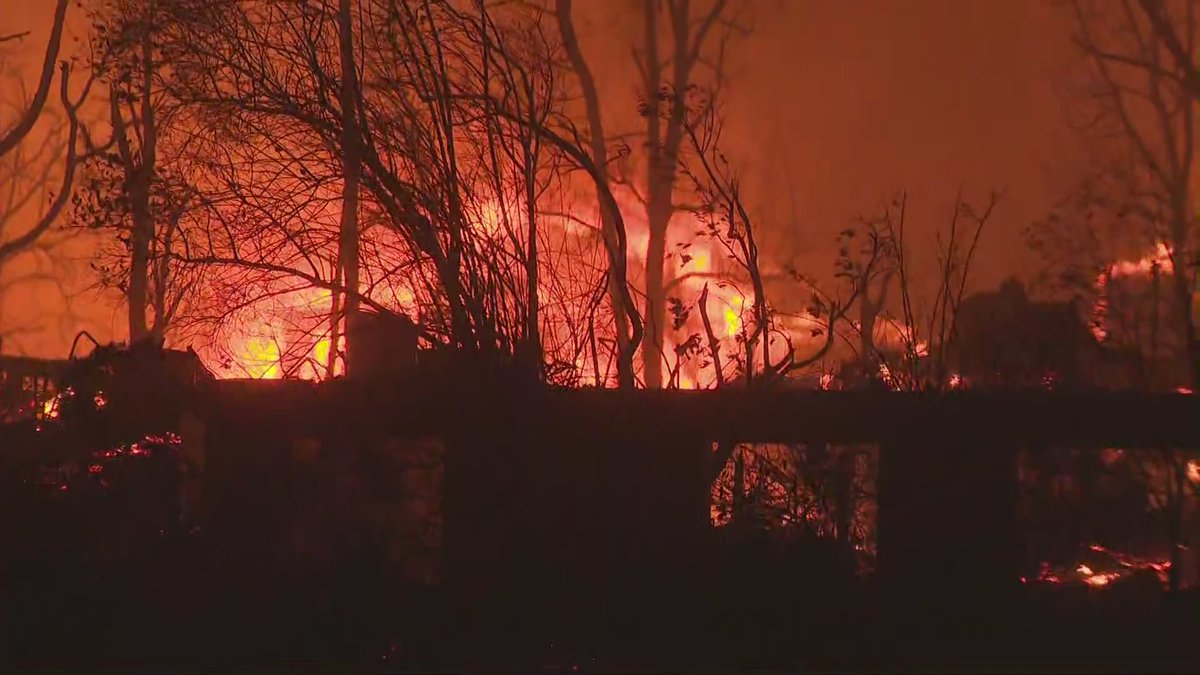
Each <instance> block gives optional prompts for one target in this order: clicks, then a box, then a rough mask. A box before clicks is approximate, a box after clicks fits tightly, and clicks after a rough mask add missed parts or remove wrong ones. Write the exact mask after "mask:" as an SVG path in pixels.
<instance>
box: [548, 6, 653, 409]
mask: <svg viewBox="0 0 1200 675" xmlns="http://www.w3.org/2000/svg"><path fill="white" fill-rule="evenodd" d="M572 5H573V2H572V0H557V2H556V3H555V16H556V18H557V19H558V27H559V33H560V36H561V39H562V43H563V47H564V48H565V50H566V52H567V56H568V59H569V61H570V64H571V69H572V71H573V72H574V73H575V76H576V78H577V79H578V81H579V88H580V90H581V92H582V94H583V100H584V107H585V111H586V115H587V135H588V140H589V143H588V145H589V150H590V152H591V157H590V160H591V162H592V164H593V165H594V167H595V171H596V176H595V183H596V187H597V190H604V191H610V187H609V182H610V178H609V171H608V163H609V156H608V155H609V152H608V142H607V140H606V138H605V135H604V122H603V119H602V118H601V115H600V113H601V110H600V92H599V88H598V87H597V84H596V79H595V77H594V76H593V75H592V70H591V68H590V67H589V65H588V63H587V60H586V59H585V58H584V55H583V50H582V48H581V47H580V45H579V38H578V36H577V35H576V31H575V21H574V18H573V15H572ZM609 197H611V191H610V195H609ZM599 201H600V223H601V228H602V231H603V237H604V244H605V246H606V247H607V249H608V251H609V257H610V259H611V260H613V261H618V262H620V263H621V264H619V265H609V273H608V294H609V299H610V302H611V304H612V306H613V319H614V323H615V330H616V340H617V352H618V353H619V354H620V355H621V358H620V359H618V364H617V369H618V375H617V379H618V382H619V384H620V386H621V387H622V388H632V387H633V384H634V370H633V354H634V351H635V350H636V348H637V346H636V345H632V344H631V343H632V341H633V340H632V337H633V336H631V334H630V326H629V322H630V318H629V314H628V312H627V310H626V303H625V301H624V296H625V295H627V294H628V284H629V280H628V278H627V276H626V274H625V266H624V262H625V260H627V258H628V256H627V253H626V250H625V238H624V232H623V231H618V227H617V224H616V222H617V220H618V219H619V218H620V212H619V209H617V207H616V200H615V199H611V198H610V199H601V200H599ZM621 229H622V230H623V229H624V228H621ZM623 294H624V295H623Z"/></svg>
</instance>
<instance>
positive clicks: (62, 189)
mask: <svg viewBox="0 0 1200 675" xmlns="http://www.w3.org/2000/svg"><path fill="white" fill-rule="evenodd" d="M67 6H68V2H67V1H66V0H59V2H58V3H57V4H56V5H55V13H54V20H53V24H52V26H51V31H50V39H49V41H48V42H47V45H46V50H45V56H44V58H43V63H42V68H41V71H40V74H39V76H38V80H37V89H36V90H35V91H34V93H33V95H32V96H30V97H27V98H25V99H23V100H20V101H16V102H10V104H11V105H13V106H14V107H13V110H14V112H15V119H12V120H11V121H10V120H9V119H7V116H5V117H3V118H0V273H2V272H3V269H4V267H5V264H6V263H8V262H10V261H12V260H13V259H14V258H16V257H17V256H20V255H22V254H25V253H29V252H31V251H34V250H36V249H39V248H41V249H43V250H44V249H45V246H46V245H48V244H49V243H50V242H49V235H50V233H51V232H52V228H53V226H54V224H55V223H56V222H58V220H59V217H60V216H61V214H62V211H63V209H64V208H65V207H66V206H67V204H68V203H69V201H70V195H71V190H72V185H73V182H74V180H75V175H76V170H77V168H78V166H79V164H80V162H81V161H82V160H83V159H85V158H86V157H87V156H88V155H89V153H91V152H92V151H93V148H92V145H91V142H90V138H89V136H88V134H87V130H86V128H84V127H83V125H82V124H81V122H80V119H79V108H80V106H81V105H82V103H83V101H84V100H85V99H86V97H87V94H88V91H89V90H90V87H91V82H92V80H91V79H90V78H89V79H88V81H87V82H86V83H85V85H84V86H83V87H82V91H81V93H79V94H78V95H77V96H72V94H71V92H70V89H71V87H70V74H71V66H70V64H69V63H68V62H66V61H62V62H61V63H60V62H59V59H58V55H59V50H60V46H61V42H62V32H63V24H64V22H65V20H66V14H67ZM25 36H26V34H25V33H18V34H12V35H7V36H4V37H3V38H2V39H0V48H8V47H11V45H12V44H13V43H16V42H19V41H20V40H23V39H24V38H25ZM56 68H57V70H58V71H59V77H58V82H59V101H60V104H61V105H62V108H63V112H64V113H65V121H61V122H60V124H58V125H56V126H54V127H53V128H51V129H50V130H49V132H48V133H47V134H46V135H45V136H42V137H41V138H40V139H37V141H36V142H34V137H33V136H32V135H31V133H32V132H33V130H34V129H35V127H36V126H37V123H38V121H39V120H41V119H45V117H46V115H45V113H46V112H47V108H46V104H47V102H48V100H49V98H50V92H51V90H52V87H53V84H54V80H55V70H56ZM20 89H21V90H23V87H20ZM43 200H47V201H43ZM34 275H35V276H36V275H37V273H34ZM23 276H24V275H23ZM28 280H30V279H29V278H22V279H13V278H9V279H6V280H4V282H3V284H4V286H6V287H10V286H11V285H12V284H14V283H18V282H21V281H28Z"/></svg>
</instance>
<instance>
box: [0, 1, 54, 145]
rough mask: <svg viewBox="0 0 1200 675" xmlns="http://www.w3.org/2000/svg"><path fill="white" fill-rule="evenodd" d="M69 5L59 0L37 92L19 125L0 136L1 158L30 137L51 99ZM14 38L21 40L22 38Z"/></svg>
mask: <svg viewBox="0 0 1200 675" xmlns="http://www.w3.org/2000/svg"><path fill="white" fill-rule="evenodd" d="M69 4H70V3H69V2H68V0H58V4H57V5H55V7H54V23H53V24H52V26H51V28H50V41H49V42H47V43H46V55H45V57H44V58H43V60H42V72H41V75H40V76H39V77H38V88H37V91H35V92H34V94H33V100H32V101H31V102H30V104H29V108H28V109H26V110H25V112H24V113H22V114H21V116H20V118H18V119H17V123H16V124H14V125H13V126H12V127H11V128H10V129H8V130H7V131H5V132H4V134H3V135H2V136H0V157H3V156H4V155H6V154H8V152H9V151H10V150H12V149H13V148H15V147H17V145H18V144H19V143H20V142H21V141H22V140H23V139H24V138H25V137H26V136H28V135H29V132H30V130H32V129H33V125H34V124H36V123H37V120H38V117H40V116H41V114H42V109H43V108H44V107H45V105H46V99H48V98H49V97H50V85H51V84H52V83H53V82H54V64H55V62H56V61H58V49H59V46H61V45H62V33H63V24H64V23H66V18H67V5H69ZM12 37H13V38H19V37H21V36H20V35H17V36H12Z"/></svg>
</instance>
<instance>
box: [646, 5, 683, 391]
mask: <svg viewBox="0 0 1200 675" xmlns="http://www.w3.org/2000/svg"><path fill="white" fill-rule="evenodd" d="M644 19H645V32H646V35H645V37H646V51H645V59H644V66H643V67H644V69H645V79H644V81H643V83H642V85H643V86H642V95H643V96H644V97H645V99H646V100H645V102H644V104H645V106H646V113H645V115H646V150H647V152H648V153H649V157H648V158H647V162H646V193H647V200H648V202H647V204H646V221H647V227H648V229H649V239H648V242H647V244H646V339H645V341H644V342H643V343H642V373H643V378H644V379H645V382H646V388H647V389H659V388H661V387H662V386H663V320H664V318H665V316H666V307H667V298H666V292H667V291H666V286H665V284H664V281H665V278H664V274H663V263H664V262H665V261H664V258H665V257H666V252H667V241H666V236H667V225H668V223H669V222H670V220H671V194H670V193H671V189H670V188H671V187H672V186H671V185H669V184H667V183H666V181H665V180H664V179H665V176H664V173H663V163H664V161H665V160H664V157H663V153H664V151H665V148H664V147H663V144H662V130H661V129H662V118H661V116H660V115H659V109H660V107H661V105H660V104H661V101H660V99H659V88H660V87H661V86H662V66H661V63H660V62H659V60H658V7H657V3H653V2H647V3H645V7H644ZM676 39H677V40H678V39H680V36H676ZM673 169H674V167H672V170H673ZM664 192H666V195H665V199H664V194H663V193H664Z"/></svg>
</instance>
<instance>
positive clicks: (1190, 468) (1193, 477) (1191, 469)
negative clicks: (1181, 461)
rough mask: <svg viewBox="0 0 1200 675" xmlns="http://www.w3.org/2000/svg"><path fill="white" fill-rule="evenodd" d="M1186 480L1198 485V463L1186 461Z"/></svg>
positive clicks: (1199, 465)
mask: <svg viewBox="0 0 1200 675" xmlns="http://www.w3.org/2000/svg"><path fill="white" fill-rule="evenodd" d="M1187 478H1188V480H1189V481H1191V482H1193V483H1200V462H1197V461H1196V460H1194V459H1190V460H1188V463H1187Z"/></svg>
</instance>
